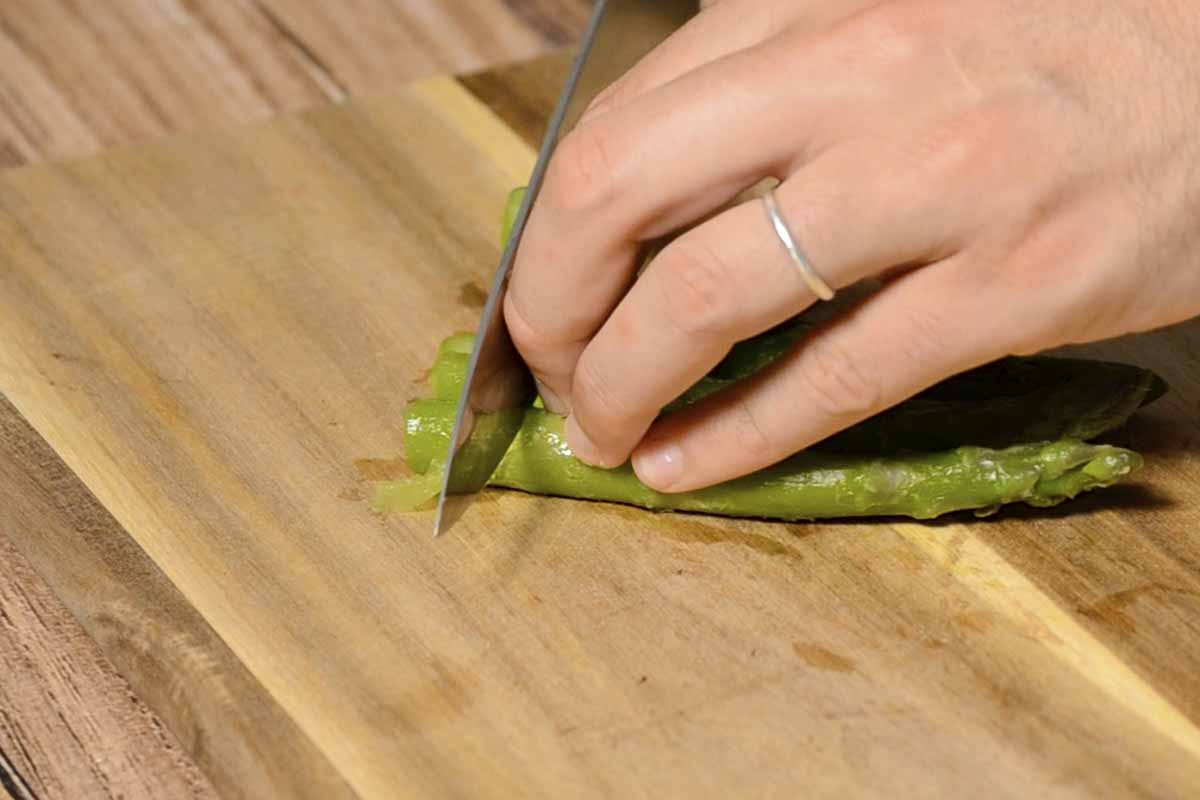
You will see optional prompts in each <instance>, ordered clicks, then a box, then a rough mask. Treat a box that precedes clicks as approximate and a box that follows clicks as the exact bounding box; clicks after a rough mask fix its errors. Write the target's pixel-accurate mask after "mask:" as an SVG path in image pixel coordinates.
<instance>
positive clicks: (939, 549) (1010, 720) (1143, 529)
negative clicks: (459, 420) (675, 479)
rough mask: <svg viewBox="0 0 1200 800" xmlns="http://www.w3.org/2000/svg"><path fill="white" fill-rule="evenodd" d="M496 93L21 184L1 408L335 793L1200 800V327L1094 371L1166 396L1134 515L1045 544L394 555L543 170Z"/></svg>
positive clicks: (480, 540) (591, 540) (1077, 517)
mask: <svg viewBox="0 0 1200 800" xmlns="http://www.w3.org/2000/svg"><path fill="white" fill-rule="evenodd" d="M482 85H483V84H480V83H478V82H476V83H475V84H473V92H474V94H473V93H471V92H468V91H467V90H466V89H464V88H463V86H462V85H461V84H459V83H456V82H454V81H449V80H436V81H432V82H427V83H423V84H419V85H416V86H412V87H408V88H405V89H402V90H400V91H398V92H396V93H395V94H394V95H392V96H390V97H388V98H381V99H379V100H375V101H369V102H363V101H352V102H349V103H347V104H346V105H345V106H343V107H341V108H338V109H330V110H324V111H319V112H315V113H310V114H306V115H303V116H300V117H294V118H286V119H280V120H278V121H275V122H272V123H270V124H267V125H263V126H258V127H254V128H251V129H246V130H244V131H241V132H238V133H236V134H220V135H216V134H213V135H202V136H195V137H187V138H182V139H176V140H172V141H169V142H164V143H161V144H159V145H156V146H153V147H151V148H149V149H147V150H145V151H142V152H139V153H118V154H111V155H106V156H103V157H100V158H96V159H89V160H84V161H79V162H74V163H70V164H64V165H56V166H48V167H44V168H39V169H35V170H23V171H16V172H11V173H9V174H7V175H6V176H3V177H2V178H0V265H2V266H3V269H0V309H3V311H4V313H3V314H2V315H0V391H3V392H4V393H5V394H6V395H7V396H8V397H9V398H10V399H11V401H12V403H13V405H14V406H15V407H16V408H17V409H18V410H19V411H20V413H21V414H22V415H23V416H24V417H25V418H26V419H27V420H28V421H29V422H30V424H31V426H32V427H33V428H34V429H36V430H37V431H38V432H39V434H40V435H41V436H43V437H44V438H45V440H46V442H47V443H48V444H49V445H50V446H51V448H52V449H53V450H54V452H55V453H56V454H57V455H58V456H59V457H61V459H62V461H63V462H64V463H65V464H66V465H67V466H68V467H69V468H70V469H71V470H72V471H73V472H74V473H75V474H77V475H78V476H79V478H80V479H81V480H82V481H83V482H84V483H85V484H86V486H87V487H88V489H89V490H90V491H91V492H92V493H93V494H94V495H95V497H96V499H97V500H98V501H99V502H100V504H102V505H103V506H104V508H105V509H107V510H108V512H110V513H111V514H112V516H113V518H114V520H115V521H116V523H118V525H119V527H120V533H117V534H114V536H122V535H123V536H124V537H125V539H124V541H125V545H124V546H126V547H128V548H131V549H133V550H138V551H141V552H142V553H144V555H145V557H146V559H148V560H149V562H151V563H153V565H154V566H155V567H156V568H157V569H158V570H160V571H161V573H162V575H163V576H164V577H165V579H166V580H167V581H169V582H170V583H171V584H172V585H173V586H174V587H175V589H176V590H177V591H178V593H179V595H180V596H181V597H182V598H184V599H185V600H186V602H187V604H188V605H189V606H190V607H191V608H192V609H194V610H195V613H196V614H198V615H199V616H200V617H202V618H203V619H204V621H205V622H206V623H207V624H208V625H210V626H211V628H212V630H213V631H214V632H215V633H216V635H217V636H219V637H220V640H221V641H223V642H224V643H225V644H226V645H227V646H228V648H229V650H230V652H231V653H232V654H233V656H235V657H236V659H237V660H238V661H239V662H240V663H241V664H242V665H243V666H244V667H245V669H246V671H247V672H248V673H249V674H250V675H252V676H253V678H254V679H255V681H257V682H258V683H259V684H260V686H261V691H262V693H265V695H267V696H269V697H271V698H273V699H274V701H275V702H276V703H277V704H278V707H279V708H280V709H281V711H282V712H283V713H284V714H285V715H286V716H287V717H288V718H290V719H291V720H292V721H293V722H294V724H295V726H296V728H297V729H298V730H300V731H302V732H303V734H304V735H305V736H306V737H307V738H308V740H309V741H310V742H311V743H312V745H313V746H314V747H315V748H316V749H317V750H318V751H319V752H321V753H322V754H324V756H325V757H326V758H327V759H328V762H329V763H330V764H331V765H333V767H334V769H335V770H337V772H338V773H339V774H340V775H341V776H342V777H343V778H344V780H345V781H346V783H347V784H348V786H349V787H350V789H351V790H353V791H355V792H357V793H358V794H360V795H361V796H364V797H393V796H397V795H401V796H407V795H415V796H458V795H466V796H512V795H515V794H519V795H521V796H561V795H570V796H613V795H616V796H632V797H638V796H664V797H685V796H686V797H724V796H729V795H730V794H743V795H751V796H776V795H778V796H784V795H786V796H793V795H796V794H798V793H804V794H806V795H808V796H816V797H822V796H828V797H835V796H836V797H854V796H873V795H874V796H877V795H880V794H884V793H888V792H891V791H895V790H896V787H898V786H903V787H904V788H905V791H906V793H907V794H909V795H912V796H972V795H976V794H982V795H986V796H991V797H1030V796H1038V797H1093V796H1121V797H1126V796H1127V797H1186V796H1195V794H1196V793H1197V791H1200V728H1198V727H1197V724H1198V723H1200V709H1198V708H1197V706H1196V701H1195V698H1196V697H1200V670H1198V669H1197V667H1198V666H1200V614H1197V613H1196V612H1197V611H1198V610H1200V543H1198V542H1197V534H1196V531H1197V530H1200V525H1198V523H1200V518H1198V517H1200V514H1198V512H1197V509H1200V505H1198V503H1197V501H1198V500H1200V497H1198V495H1200V480H1198V479H1200V462H1198V456H1197V445H1196V442H1197V441H1200V430H1198V423H1197V418H1196V415H1195V409H1196V407H1197V403H1198V402H1200V362H1198V361H1197V353H1200V327H1198V326H1197V325H1196V324H1190V325H1185V326H1180V327H1178V328H1175V329H1172V330H1169V331H1164V332H1160V333H1157V334H1154V335H1150V336H1144V337H1138V338H1134V339H1128V340H1124V341H1121V342H1115V343H1110V344H1109V345H1107V346H1104V347H1100V348H1095V349H1093V350H1092V351H1091V352H1095V353H1099V354H1106V355H1114V354H1115V355H1118V356H1123V357H1127V358H1130V359H1133V360H1136V361H1139V362H1141V363H1145V364H1147V365H1148V366H1152V367H1154V368H1156V369H1159V370H1160V371H1161V372H1162V373H1163V374H1164V375H1165V376H1166V377H1167V378H1168V379H1169V380H1170V381H1171V382H1172V384H1173V386H1174V392H1173V394H1172V395H1170V396H1169V397H1168V398H1166V399H1164V400H1163V401H1162V402H1161V403H1160V404H1158V405H1157V406H1156V407H1155V408H1154V409H1152V410H1151V411H1150V412H1149V413H1147V414H1145V415H1144V417H1143V418H1142V419H1141V420H1140V421H1139V423H1138V424H1137V425H1135V426H1133V427H1132V428H1131V429H1130V430H1129V431H1128V432H1126V434H1125V435H1126V436H1127V437H1129V439H1130V440H1131V442H1132V443H1134V444H1135V445H1137V446H1138V447H1140V448H1142V449H1143V450H1145V451H1146V452H1147V453H1148V456H1149V459H1150V462H1149V467H1148V469H1147V470H1146V472H1145V474H1144V477H1143V479H1142V480H1141V482H1140V483H1139V485H1138V486H1137V487H1134V488H1132V489H1129V490H1126V491H1117V492H1113V493H1110V494H1107V495H1097V496H1094V497H1092V498H1088V499H1086V500H1083V501H1081V502H1078V503H1075V504H1073V505H1071V506H1070V507H1067V508H1064V509H1061V510H1058V511H1054V512H1049V513H1040V514H1034V513H1011V514H1005V515H1003V516H1002V517H1000V518H998V519H993V520H987V521H978V522H977V521H966V520H963V519H961V518H957V519H954V520H951V521H947V522H943V523H938V524H930V525H917V524H906V523H887V522H883V521H875V522H863V523H856V524H825V525H776V524H766V523H758V522H751V521H725V520H716V519H708V518H702V517H689V516H682V515H675V516H663V515H650V514H645V513H641V512H637V511H633V510H630V509H625V508H621V507H617V506H611V505H605V504H596V503H579V502H572V501H564V500H555V499H548V498H536V497H530V496H526V495H521V494H517V493H500V492H496V493H490V494H488V495H487V496H486V497H485V498H484V499H483V500H482V501H481V502H480V503H478V504H477V505H475V506H473V507H472V509H471V510H470V511H469V513H468V515H467V517H465V518H464V520H463V521H462V527H461V529H456V531H455V534H454V535H453V536H450V537H447V538H444V539H442V540H440V541H439V542H438V543H436V545H435V544H434V542H432V541H431V539H430V538H429V523H430V520H429V519H428V518H427V517H425V516H421V515H418V516H413V517H393V518H388V519H379V518H376V517H374V516H373V515H371V514H370V513H369V511H368V510H367V509H366V507H365V504H364V503H363V501H362V498H363V496H364V493H365V490H366V487H365V486H364V484H363V482H362V481H361V479H360V477H359V476H358V474H357V472H356V470H355V466H354V465H355V463H356V462H361V461H362V460H363V459H389V458H392V457H394V456H395V455H396V453H397V452H398V451H399V450H400V447H401V442H400V437H399V431H398V430H397V421H398V414H399V409H400V407H401V405H402V403H403V401H404V400H406V399H407V398H408V397H411V396H413V395H414V394H416V393H418V392H419V391H420V388H419V386H418V382H419V380H420V377H421V376H422V374H423V373H424V370H425V368H426V367H427V365H428V363H429V361H430V359H431V357H432V354H433V350H434V347H435V345H436V342H437V340H438V339H440V338H441V337H442V336H444V335H446V334H447V333H449V332H452V331H454V330H461V329H469V328H471V327H473V325H474V321H475V315H476V314H477V309H476V308H474V307H473V306H471V304H470V303H460V302H459V299H460V298H469V296H470V295H471V293H470V292H465V291H464V289H465V287H471V286H479V285H484V284H485V281H486V279H487V277H488V276H489V274H490V272H491V270H492V269H493V267H494V264H495V261H496V258H497V257H498V251H497V248H496V245H495V238H496V233H497V231H496V228H497V219H496V216H497V211H498V209H499V207H500V204H501V202H502V199H503V197H504V194H505V192H506V191H507V189H508V188H509V187H510V186H512V185H513V184H515V183H516V182H518V181H520V180H522V179H523V178H524V176H525V175H526V174H527V171H528V168H529V165H530V163H531V160H532V150H531V148H530V146H529V144H528V142H526V141H525V140H524V139H522V138H521V136H519V135H517V134H516V133H514V132H512V130H511V129H510V128H509V127H508V126H506V125H504V124H503V123H502V122H501V121H500V118H499V117H497V116H496V115H494V114H492V113H491V112H490V111H489V110H488V109H487V108H486V107H485V105H484V104H482V103H481V102H480V100H479V98H480V97H481V96H484V95H485V94H486V89H481V88H480V87H481V86H482ZM543 113H544V112H543ZM62 219H69V220H71V221H72V224H71V225H70V226H69V228H66V229H64V227H63V226H62V225H61V224H59V220H62ZM56 354H57V355H56ZM18 544H19V545H21V546H22V547H23V548H27V547H28V545H26V544H24V543H23V542H18ZM30 549H31V548H30ZM56 557H58V558H61V559H67V560H70V559H73V558H74V559H76V560H75V561H74V564H75V566H74V567H73V569H75V570H81V569H82V568H83V565H84V564H86V563H88V562H87V556H86V552H85V553H82V554H79V555H76V554H74V553H71V552H61V553H57V554H56ZM32 558H33V561H34V563H35V564H37V565H38V567H39V569H40V568H42V565H41V561H40V560H39V559H38V558H37V557H32ZM73 583H74V582H73V581H64V582H62V584H61V585H59V586H58V587H56V588H57V590H58V591H60V592H61V593H63V594H64V596H71V595H72V594H73V596H74V597H75V600H74V602H77V603H79V604H80V606H81V608H87V607H90V605H91V604H97V603H100V602H102V600H103V593H102V592H97V593H88V592H87V591H86V590H82V589H80V588H79V587H77V586H74V585H73ZM133 585H135V586H136V583H135V584H133ZM136 595H137V593H136V591H134V592H133V593H132V595H131V596H134V597H136ZM131 602H132V601H131ZM141 613H143V612H142V611H141V610H140V606H136V605H131V608H130V612H129V616H131V617H133V618H135V619H136V618H137V617H138V616H139V615H140V614H141ZM110 646H112V645H110ZM130 677H131V680H134V681H135V683H136V684H137V685H138V686H140V685H141V684H142V683H145V684H147V685H148V686H151V687H152V686H153V685H154V683H155V681H156V680H158V679H161V676H155V675H153V674H149V675H147V674H139V672H138V670H137V666H136V665H134V667H133V669H132V670H131V671H130ZM162 702H166V703H168V704H169V703H170V702H172V699H171V698H169V697H168V698H166V699H165V700H162ZM233 705H234V706H236V705H237V704H236V703H235V704H233ZM214 713H215V714H221V713H228V711H227V709H226V710H222V709H217V710H216V711H214ZM219 730H223V729H217V730H214V731H213V732H212V733H211V736H219V735H220V733H219V732H218V731H219ZM185 741H186V737H185ZM280 760H281V761H284V762H286V761H287V759H286V757H285V756H282V755H281V756H280ZM215 768H216V769H220V765H219V764H218V765H215Z"/></svg>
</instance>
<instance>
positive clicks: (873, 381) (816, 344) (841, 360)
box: [799, 336, 883, 419]
mask: <svg viewBox="0 0 1200 800" xmlns="http://www.w3.org/2000/svg"><path fill="white" fill-rule="evenodd" d="M802 352H803V357H802V358H801V361H800V370H799V380H800V388H801V391H802V393H803V399H804V401H806V402H809V403H812V404H813V406H814V407H815V408H816V410H817V411H818V412H819V413H821V414H824V415H825V416H827V417H830V418H832V419H845V418H859V417H863V416H865V415H868V414H872V413H874V412H875V411H878V410H879V409H880V408H881V407H882V403H883V387H882V385H881V384H880V382H879V379H878V378H876V377H875V376H874V375H873V374H871V373H869V372H868V371H867V370H865V369H863V368H862V366H860V364H859V362H858V361H857V360H856V359H855V358H854V356H853V355H852V354H851V353H849V352H848V351H847V350H846V349H845V347H844V346H843V345H842V344H840V343H839V342H837V341H836V339H834V338H833V337H832V336H824V337H815V338H814V339H813V341H812V342H811V343H810V344H809V345H808V346H806V347H805V348H804V350H803V351H802Z"/></svg>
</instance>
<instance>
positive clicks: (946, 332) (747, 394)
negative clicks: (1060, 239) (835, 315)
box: [633, 257, 1037, 492]
mask: <svg viewBox="0 0 1200 800" xmlns="http://www.w3.org/2000/svg"><path fill="white" fill-rule="evenodd" d="M960 258H961V257H960ZM957 261H958V260H957V259H950V260H948V261H945V262H942V263H941V264H938V265H935V266H932V267H927V268H925V269H922V270H917V271H914V272H911V273H908V274H907V275H905V276H903V277H901V278H898V279H896V280H895V281H893V282H892V284H891V285H889V286H888V287H887V288H886V289H884V290H883V291H880V292H879V293H877V294H875V295H873V296H872V297H870V298H869V299H868V300H866V301H865V302H864V303H863V304H862V305H861V306H860V307H858V308H857V309H855V310H854V311H853V312H852V313H849V314H847V315H846V316H844V317H841V318H839V319H837V320H836V321H834V322H833V323H832V324H830V325H828V326H826V327H825V328H823V329H820V330H819V331H817V332H816V333H814V334H812V335H811V336H810V337H809V338H808V339H807V340H804V341H802V342H801V343H800V344H799V345H798V346H797V348H796V349H795V350H794V351H793V352H792V353H791V354H789V355H787V356H785V357H783V358H782V359H780V360H779V361H778V362H776V363H775V364H774V365H772V366H771V367H769V368H768V369H766V370H764V371H763V372H762V373H759V374H758V375H756V376H754V377H753V378H751V379H750V380H747V381H745V382H743V383H741V384H738V385H737V386H735V387H733V388H732V389H730V390H728V391H725V392H722V393H720V394H718V395H715V396H713V397H711V398H709V399H707V400H705V401H702V402H701V403H699V404H697V405H696V406H694V407H692V408H689V409H686V410H684V411H683V412H680V413H679V414H675V415H672V416H670V417H667V418H664V419H663V420H662V421H661V422H659V423H658V424H657V425H656V426H655V427H654V428H652V429H651V431H650V433H649V435H648V436H647V437H646V439H645V440H644V441H643V442H642V444H641V445H640V446H639V447H638V449H637V450H636V451H635V452H634V454H633V466H634V470H635V471H636V472H637V474H638V477H639V478H640V479H641V480H642V481H643V482H644V483H645V484H646V485H647V486H650V487H651V488H654V489H657V490H659V491H664V492H678V491H688V490H692V489H697V488H701V487H704V486H710V485H713V484H716V483H720V482H722V481H725V480H728V479H730V478H733V477H737V476H741V475H746V474H749V473H751V472H753V471H755V470H757V469H761V468H763V467H766V466H769V465H771V464H774V463H776V462H778V461H780V460H782V459H783V458H786V457H787V456H789V455H791V454H792V453H795V452H797V451H799V450H802V449H804V448H805V447H807V446H809V445H811V444H813V443H815V442H818V441H820V440H822V439H825V438H826V437H828V436H830V435H832V434H834V433H836V432H838V431H840V430H843V429H845V428H848V427H849V426H851V425H853V424H855V423H857V422H860V421H862V420H864V419H866V418H867V417H870V416H873V415H874V414H876V413H878V412H880V411H882V410H884V409H886V408H889V407H891V406H893V405H895V404H897V403H899V402H901V401H903V400H905V399H907V398H909V397H911V396H913V395H914V394H917V393H918V392H920V391H921V390H923V389H925V388H928V387H929V386H932V385H933V384H935V383H937V382H938V381H940V380H941V379H942V378H944V377H945V376H947V375H953V374H956V373H958V372H962V371H965V370H967V369H970V368H972V367H976V366H980V365H982V364H985V363H988V362H990V361H993V360H994V359H996V358H999V357H1001V356H1003V355H1005V354H1007V353H1009V352H1011V351H1012V350H1013V349H1014V347H1015V346H1016V345H1015V344H1014V343H1015V342H1016V341H1018V337H1021V336H1024V335H1025V331H1026V330H1028V327H1027V326H1026V325H1025V323H1026V322H1028V319H1027V317H1028V316H1030V315H1034V316H1036V311H1037V309H1036V308H1034V307H1033V306H1034V304H1033V303H1032V302H1031V301H1030V300H1029V298H1023V297H1022V296H1021V295H1020V294H1019V293H1013V294H1011V295H1010V296H1009V297H1008V298H1007V300H1009V301H1010V302H1008V303H1005V302H1003V300H1002V299H1001V297H1000V296H999V295H1000V289H999V288H996V289H995V290H994V291H993V292H992V293H991V296H990V297H989V298H988V300H987V301H981V300H979V299H978V292H977V291H975V287H973V286H972V285H971V283H970V281H968V280H965V276H966V275H967V274H969V269H966V268H964V267H963V266H962V265H961V264H960V263H956V262H957ZM981 323H983V324H981ZM714 454H720V457H719V458H718V457H714Z"/></svg>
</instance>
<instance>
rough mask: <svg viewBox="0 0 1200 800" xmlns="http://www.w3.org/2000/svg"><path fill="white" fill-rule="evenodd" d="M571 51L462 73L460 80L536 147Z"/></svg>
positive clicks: (569, 60)
mask: <svg viewBox="0 0 1200 800" xmlns="http://www.w3.org/2000/svg"><path fill="white" fill-rule="evenodd" d="M572 55H573V54H572V53H571V52H567V51H564V52H562V53H557V54H555V55H551V56H544V57H542V58H539V59H536V60H534V61H528V62H525V63H521V64H512V65H509V66H506V67H500V68H497V69H492V70H488V71H487V72H478V73H473V74H470V75H465V76H463V77H461V78H459V81H460V82H461V83H462V85H463V86H465V87H466V88H467V90H468V91H470V92H471V93H472V94H474V95H475V96H476V97H478V98H479V99H480V100H482V101H483V102H484V104H485V105H488V106H490V107H491V108H492V110H493V111H495V112H496V113H497V114H498V115H499V116H500V118H501V119H503V120H504V121H505V123H507V124H508V126H509V127H510V128H512V129H513V130H514V131H516V132H517V133H518V134H520V136H521V138H523V139H524V140H525V141H527V142H528V143H529V144H530V145H531V146H532V147H534V148H537V147H539V146H540V145H541V143H542V137H543V136H544V135H545V133H546V120H547V119H548V118H549V117H550V114H551V113H552V112H553V111H554V105H555V103H556V102H558V96H559V94H560V93H561V92H562V87H563V81H564V80H565V79H566V75H567V71H568V70H569V69H570V66H571V58H572Z"/></svg>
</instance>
